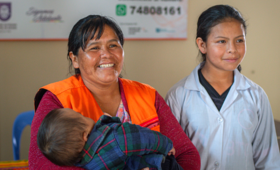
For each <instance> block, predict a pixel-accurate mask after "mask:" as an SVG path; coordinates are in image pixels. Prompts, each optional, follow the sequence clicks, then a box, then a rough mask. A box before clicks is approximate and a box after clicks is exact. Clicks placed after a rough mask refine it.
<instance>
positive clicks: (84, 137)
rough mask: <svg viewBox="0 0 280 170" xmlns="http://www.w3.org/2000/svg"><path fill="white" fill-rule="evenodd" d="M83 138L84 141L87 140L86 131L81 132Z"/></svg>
mask: <svg viewBox="0 0 280 170" xmlns="http://www.w3.org/2000/svg"><path fill="white" fill-rule="evenodd" d="M83 140H84V141H85V142H86V141H87V140H88V133H87V132H84V133H83Z"/></svg>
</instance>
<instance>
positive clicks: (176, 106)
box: [166, 5, 280, 170]
mask: <svg viewBox="0 0 280 170" xmlns="http://www.w3.org/2000/svg"><path fill="white" fill-rule="evenodd" d="M245 34H246V23H245V20H244V19H243V18H242V16H241V14H240V13H239V12H238V11H237V10H236V9H234V8H233V7H231V6H228V5H216V6H212V7H210V8H208V9H207V10H205V11H204V12H203V13H202V14H201V15H200V17H199V19H198V22H197V37H196V38H197V39H196V43H197V46H198V48H199V51H200V53H201V55H202V63H200V64H199V65H198V66H197V67H196V68H195V69H194V70H193V72H192V73H191V74H190V75H189V76H187V77H185V78H184V79H183V80H181V81H179V82H178V83H177V84H176V85H174V86H173V87H172V88H171V89H170V91H169V92H168V94H167V97H166V101H167V104H168V105H169V106H170V107H171V110H172V111H173V114H174V115H175V117H176V118H177V120H178V121H179V122H180V124H181V127H182V128H183V129H184V131H185V133H186V134H188V135H189V137H190V139H191V140H192V142H193V143H194V145H195V146H196V148H197V149H198V151H199V153H200V156H201V169H203V170H205V169H244V170H245V169H273V170H276V169H280V161H279V160H280V154H279V149H278V144H277V138H276V134H275V127H274V121H273V115H272V111H271V107H270V104H269V100H268V98H267V96H266V94H265V92H264V90H263V89H262V88H261V87H260V86H258V85H257V84H255V83H254V82H252V81H251V80H249V79H248V78H246V77H245V76H243V75H242V74H241V73H240V71H241V67H240V63H241V61H242V60H243V58H244V56H245V53H246V38H245Z"/></svg>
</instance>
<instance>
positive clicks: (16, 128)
mask: <svg viewBox="0 0 280 170" xmlns="http://www.w3.org/2000/svg"><path fill="white" fill-rule="evenodd" d="M33 117H34V110H30V111H26V112H22V113H20V114H18V115H17V117H16V119H15V121H14V125H13V153H14V160H19V152H20V138H21V133H22V131H23V129H24V128H25V127H26V126H27V125H31V123H32V120H33Z"/></svg>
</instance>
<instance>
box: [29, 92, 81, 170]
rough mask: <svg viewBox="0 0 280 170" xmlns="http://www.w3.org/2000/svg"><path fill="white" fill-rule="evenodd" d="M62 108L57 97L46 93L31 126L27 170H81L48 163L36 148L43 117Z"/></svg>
mask: <svg viewBox="0 0 280 170" xmlns="http://www.w3.org/2000/svg"><path fill="white" fill-rule="evenodd" d="M57 108H63V106H62V104H61V103H60V101H59V100H58V99H57V97H56V96H55V95H54V94H52V93H51V92H49V91H47V92H46V93H45V94H44V96H43V98H42V100H41V102H40V104H39V106H38V108H37V110H36V113H35V115H34V118H33V121H32V125H31V137H30V148H29V155H28V161H29V169H30V170H39V169H40V170H53V169H55V170H65V169H67V170H81V169H82V168H78V167H61V166H57V165H55V164H53V163H52V162H50V161H49V160H48V159H47V158H46V157H45V156H44V155H43V154H42V153H41V151H40V150H39V148H38V146H37V133H38V129H39V127H40V125H41V123H42V121H43V119H44V117H45V116H46V115H47V114H48V113H49V112H50V111H51V110H53V109H57Z"/></svg>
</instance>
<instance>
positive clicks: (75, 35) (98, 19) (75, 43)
mask: <svg viewBox="0 0 280 170" xmlns="http://www.w3.org/2000/svg"><path fill="white" fill-rule="evenodd" d="M104 25H107V26H109V27H111V28H112V29H113V30H114V31H115V33H116V34H117V36H118V38H119V41H120V43H121V45H122V46H123V44H124V37H123V32H122V30H121V28H120V27H119V26H118V25H117V24H116V23H115V22H114V21H113V20H112V19H109V18H108V17H105V16H100V15H89V16H87V17H85V18H82V19H80V20H79V21H78V22H77V23H76V24H75V25H74V27H73V28H72V30H71V32H70V34H69V38H68V52H67V58H68V60H69V62H70V65H69V71H70V72H71V70H72V60H71V58H70V57H69V52H71V51H72V52H73V54H74V55H77V54H78V51H79V49H80V48H82V50H83V51H84V50H85V47H86V46H87V43H88V42H89V41H90V40H91V39H92V38H94V36H95V34H96V37H95V39H96V40H98V39H100V37H101V36H102V34H103V31H104ZM80 73H81V72H80V69H79V68H75V74H76V75H78V74H80Z"/></svg>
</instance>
